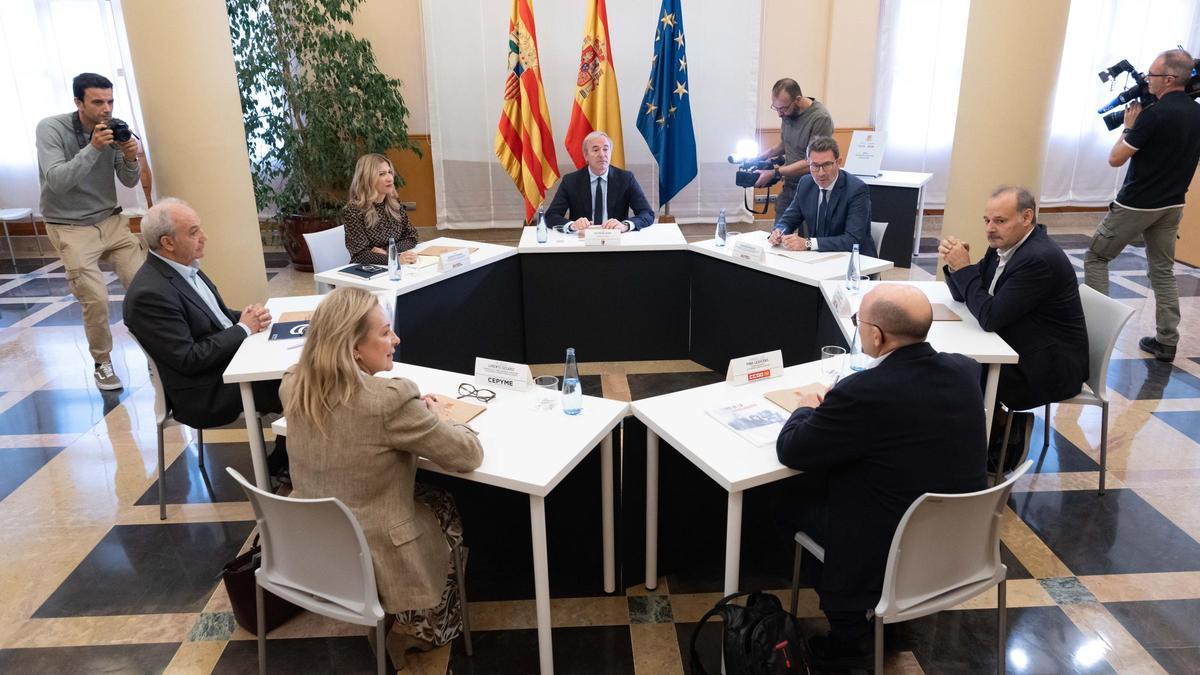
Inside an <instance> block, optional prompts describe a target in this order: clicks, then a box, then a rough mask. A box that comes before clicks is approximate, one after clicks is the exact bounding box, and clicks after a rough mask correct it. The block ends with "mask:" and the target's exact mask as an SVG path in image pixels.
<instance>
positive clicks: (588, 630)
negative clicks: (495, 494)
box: [0, 214, 1200, 674]
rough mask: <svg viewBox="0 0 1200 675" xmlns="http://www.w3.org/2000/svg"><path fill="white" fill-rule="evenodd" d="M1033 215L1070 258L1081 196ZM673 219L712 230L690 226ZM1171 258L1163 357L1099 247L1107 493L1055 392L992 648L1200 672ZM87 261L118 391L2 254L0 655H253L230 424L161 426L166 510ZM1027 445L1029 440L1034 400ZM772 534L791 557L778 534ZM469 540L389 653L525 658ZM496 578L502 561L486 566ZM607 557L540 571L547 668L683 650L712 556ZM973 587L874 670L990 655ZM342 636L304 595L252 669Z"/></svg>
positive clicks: (1199, 531)
mask: <svg viewBox="0 0 1200 675" xmlns="http://www.w3.org/2000/svg"><path fill="white" fill-rule="evenodd" d="M1089 219H1090V222H1089ZM1046 220H1047V221H1048V222H1050V223H1051V233H1052V235H1053V236H1054V237H1055V238H1056V239H1057V240H1058V241H1059V242H1060V244H1061V245H1062V246H1063V247H1064V249H1066V250H1067V252H1068V254H1069V255H1070V257H1071V259H1072V261H1073V262H1074V263H1075V264H1076V266H1077V267H1078V268H1079V270H1080V271H1082V254H1083V247H1085V246H1086V242H1087V239H1088V235H1089V234H1090V232H1091V229H1092V228H1093V227H1094V222H1095V218H1094V217H1093V215H1091V214H1085V215H1084V216H1082V217H1078V216H1075V217H1071V218H1067V217H1061V218H1058V219H1054V218H1050V217H1047V218H1046ZM685 231H687V232H688V234H689V236H690V237H692V238H699V237H705V236H708V235H707V234H706V230H705V228H700V227H696V228H685ZM936 232H937V222H936V219H928V220H927V222H926V234H927V235H929V237H930V238H928V239H927V240H926V241H924V242H923V250H925V251H932V250H933V246H934V241H933V239H932V238H931V237H933V236H936ZM430 236H436V235H433V234H432V233H425V232H422V238H428V237H430ZM506 236H507V233H491V234H489V235H488V238H489V239H493V240H497V241H506V240H507V239H506ZM266 258H267V274H268V277H269V279H270V280H269V282H268V288H269V290H270V293H271V294H272V295H274V296H280V295H294V294H307V293H311V292H312V288H313V286H312V279H311V275H307V274H302V273H298V272H295V271H294V270H292V269H291V268H290V267H288V265H287V262H286V259H285V258H284V257H283V256H281V255H280V254H279V253H277V252H269V253H267V254H266ZM916 263H917V264H916V266H914V267H913V268H912V269H911V270H893V271H891V272H889V273H888V274H887V275H886V276H887V277H888V278H914V279H925V278H929V276H930V274H929V273H930V272H931V271H932V269H933V264H934V260H933V258H932V256H931V255H929V254H928V253H926V254H925V255H924V256H922V257H920V258H918V259H917V261H916ZM1177 274H1178V276H1179V279H1180V294H1181V296H1182V298H1181V301H1182V306H1183V326H1182V333H1183V339H1182V342H1181V343H1180V346H1179V357H1178V358H1177V359H1176V361H1175V362H1174V363H1173V364H1162V363H1158V362H1155V361H1153V360H1148V359H1147V358H1146V355H1145V354H1142V353H1140V352H1139V351H1138V349H1137V340H1138V338H1139V337H1141V336H1143V335H1150V334H1152V333H1153V320H1154V311H1153V308H1154V304H1153V298H1152V297H1151V292H1150V288H1149V283H1148V281H1147V280H1146V277H1145V258H1144V256H1143V254H1142V252H1141V250H1140V249H1137V248H1130V249H1129V250H1128V251H1126V252H1125V253H1124V254H1123V255H1122V256H1121V258H1120V259H1118V260H1117V261H1116V263H1115V264H1114V266H1113V270H1112V275H1113V294H1114V296H1115V297H1118V298H1120V299H1121V301H1122V302H1124V303H1127V304H1129V305H1130V306H1131V307H1133V308H1135V310H1136V313H1135V314H1134V315H1133V318H1132V319H1131V320H1130V322H1129V324H1128V325H1127V326H1126V328H1125V330H1124V332H1123V333H1122V334H1121V336H1120V338H1119V340H1118V342H1117V349H1116V353H1115V354H1114V356H1113V358H1114V361H1113V363H1112V367H1111V369H1110V374H1109V380H1108V382H1109V387H1110V391H1111V397H1112V400H1113V403H1112V410H1111V433H1110V435H1109V459H1108V477H1107V480H1108V488H1109V491H1108V493H1107V494H1106V495H1105V496H1103V497H1101V496H1098V495H1097V494H1096V487H1097V483H1098V471H1099V465H1098V463H1097V459H1098V444H1099V436H1100V427H1099V424H1100V414H1099V410H1098V409H1096V408H1082V407H1077V406H1065V405H1064V406H1055V407H1054V409H1053V419H1052V422H1053V432H1052V434H1053V435H1052V439H1051V443H1050V447H1049V450H1048V451H1047V453H1046V454H1045V456H1044V457H1043V458H1041V462H1040V464H1039V465H1038V467H1037V471H1036V473H1034V474H1032V475H1030V476H1027V477H1026V478H1025V479H1023V480H1022V481H1021V482H1020V483H1019V484H1018V486H1017V489H1016V491H1015V492H1014V494H1013V496H1012V498H1011V500H1010V502H1009V505H1008V509H1007V510H1006V512H1005V519H1004V523H1003V531H1002V540H1003V553H1004V556H1005V561H1006V563H1007V564H1008V566H1009V578H1010V583H1009V605H1010V608H1011V609H1010V611H1009V615H1008V623H1009V642H1008V645H1007V653H1008V664H1009V668H1010V670H1011V671H1013V672H1030V673H1060V672H1089V673H1090V672H1121V673H1157V672H1167V673H1200V621H1197V617H1200V330H1198V331H1192V330H1191V329H1192V328H1194V327H1196V328H1200V313H1198V311H1197V310H1200V300H1197V298H1198V297H1200V271H1197V270H1194V269H1192V268H1189V267H1186V266H1183V265H1180V266H1178V268H1177ZM109 279H110V281H113V283H111V284H110V289H111V291H112V293H113V295H112V297H111V302H110V313H111V316H110V322H111V323H112V329H113V334H114V344H115V348H114V352H113V362H114V365H115V367H116V371H117V373H118V375H119V376H120V377H121V378H122V380H123V381H124V382H125V385H126V387H125V389H123V390H121V391H118V392H100V391H97V390H96V388H95V386H94V384H93V382H92V376H91V368H90V363H89V357H88V353H87V346H86V343H85V341H84V337H83V331H82V329H81V327H80V319H79V311H78V305H77V304H76V303H75V302H74V300H73V298H72V297H71V296H70V295H69V292H68V291H67V289H66V282H65V278H64V274H63V271H62V268H61V265H60V264H59V263H58V262H57V261H56V260H52V259H36V258H33V257H28V258H21V259H19V260H18V264H17V265H16V266H15V267H14V266H13V265H12V263H10V262H8V261H7V259H5V260H4V261H3V262H0V592H2V596H0V598H2V599H0V672H13V673H18V672H20V673H24V672H122V673H125V672H129V673H159V672H172V673H210V672H220V673H241V672H246V673H250V672H256V670H257V655H256V651H255V644H254V640H253V636H251V635H250V634H249V633H247V632H246V631H245V630H243V629H242V628H240V627H238V626H237V625H236V623H235V622H234V619H233V615H232V612H231V608H230V604H229V599H228V597H227V595H226V593H225V590H224V588H223V586H222V585H221V583H220V581H219V576H220V570H221V566H222V565H223V564H224V563H225V562H226V561H228V560H229V559H231V558H232V557H233V556H234V555H236V554H237V552H238V551H239V550H242V549H243V548H244V547H245V546H246V545H247V544H248V537H250V536H252V532H251V531H252V526H253V514H252V512H251V509H250V507H249V505H248V503H247V502H246V501H245V500H244V498H243V497H242V496H241V494H240V493H239V492H238V490H237V489H236V488H235V486H233V485H231V484H230V482H229V481H228V480H227V479H226V478H225V473H224V471H223V469H224V467H226V466H233V467H235V468H238V469H239V470H241V471H243V472H244V473H249V472H250V467H249V459H248V456H247V444H246V437H245V431H244V429H237V428H225V429H216V430H211V431H208V432H206V434H205V440H206V450H205V452H206V457H207V466H208V470H207V472H206V473H205V472H201V471H200V470H199V468H198V466H197V462H196V446H195V444H194V443H193V440H194V439H193V436H192V435H191V433H190V432H188V431H183V430H181V429H180V428H174V429H172V430H170V431H169V432H168V435H167V459H168V462H169V464H170V466H169V469H168V472H167V483H168V490H167V499H168V502H169V504H168V516H169V519H168V520H167V521H165V522H161V521H159V520H158V507H157V504H156V498H157V493H156V491H155V490H154V489H153V488H154V475H155V466H156V459H155V428H154V418H153V399H154V395H153V390H152V388H151V387H150V386H148V377H147V370H146V362H145V358H144V357H143V356H142V354H141V352H140V351H139V350H138V348H137V347H136V346H135V345H134V344H133V342H132V341H131V339H130V338H129V335H128V333H127V332H126V330H125V328H124V326H123V325H122V323H121V321H120V316H121V313H120V310H121V302H122V296H121V295H120V293H121V289H120V285H119V283H116V282H115V276H114V275H112V274H111V272H110V273H109ZM557 369H558V366H556V365H546V366H540V367H537V368H535V370H536V371H539V372H540V371H542V370H544V371H546V372H555V371H557ZM582 370H583V373H584V384H585V387H586V388H587V389H588V390H589V391H590V392H594V393H598V394H603V395H604V396H608V397H611V398H617V399H624V400H630V399H636V398H640V397H644V396H651V395H656V394H660V393H665V392H667V391H672V390H676V389H679V388H684V387H691V386H696V385H697V384H702V383H706V382H710V381H713V380H714V379H716V378H719V377H720V375H719V374H716V373H712V372H709V371H706V370H704V369H703V368H701V367H699V366H697V365H696V364H694V363H691V362H623V363H586V364H583V368H582ZM1033 447H1034V448H1035V449H1036V448H1040V447H1041V425H1040V424H1039V425H1037V430H1036V431H1035V432H1034V437H1033ZM527 522H528V521H527V520H526V521H524V523H521V525H522V526H523V527H527V525H526V523H527ZM466 526H467V537H468V541H469V540H470V537H471V530H470V527H471V524H470V522H468V523H466ZM553 546H554V541H553V540H552V541H551V547H552V548H553ZM780 546H781V550H782V551H783V555H782V558H783V559H784V560H787V558H788V556H790V550H791V549H790V542H786V541H785V542H781V543H780ZM551 553H552V556H553V553H554V552H553V551H552V552H551ZM743 557H744V558H745V556H743ZM484 558H485V556H483V555H482V553H481V557H480V559H479V560H477V567H476V568H473V569H470V570H468V576H469V577H471V578H470V579H469V580H468V588H469V589H470V590H471V597H473V598H474V601H473V602H472V603H471V615H472V621H473V624H474V629H475V655H474V656H473V657H467V656H466V654H465V652H464V651H463V648H462V645H461V641H459V642H456V643H454V644H453V645H451V646H447V647H444V648H442V649H439V650H435V651H433V652H429V653H425V654H420V655H417V656H412V657H410V658H409V660H408V664H407V668H406V672H416V673H445V672H448V671H453V672H456V673H480V674H483V673H531V672H535V671H536V664H537V644H536V631H535V630H534V626H535V624H534V606H533V601H532V593H531V592H530V591H529V589H528V587H529V585H530V584H529V582H528V580H526V579H525V577H526V576H529V575H528V574H527V570H525V571H523V570H521V569H515V568H514V569H499V570H487V569H482V565H481V564H479V563H480V562H481V561H482V560H483V559H484ZM764 565H766V563H764ZM744 566H745V567H747V568H748V569H750V571H751V572H752V571H753V568H754V565H753V564H744ZM789 573H790V568H787V567H785V569H784V570H778V569H774V568H773V569H769V570H766V571H765V572H764V573H763V574H762V575H760V576H757V577H755V579H757V580H759V583H758V584H757V586H756V587H758V588H766V589H769V590H773V591H779V592H781V593H782V592H783V591H782V589H783V588H784V586H785V585H786V578H787V576H788V574H789ZM506 578H511V579H519V580H520V583H516V582H513V583H512V584H511V587H507V586H506V585H505V584H506V582H505V579H506ZM625 578H626V583H625V585H626V586H627V588H626V589H625V590H624V591H623V592H620V593H618V594H615V595H611V596H606V595H604V594H603V593H602V592H601V591H598V590H596V589H595V584H594V583H593V582H591V581H590V580H579V579H572V578H570V575H566V574H564V575H558V576H557V577H554V576H552V585H551V593H552V596H553V600H552V607H553V616H554V646H555V665H556V670H557V671H558V672H560V673H642V674H658V673H664V674H669V673H684V672H687V671H688V667H689V664H690V662H691V659H692V656H691V654H690V650H689V649H688V644H689V640H690V637H691V634H692V631H693V629H694V627H695V624H696V622H697V621H698V620H699V618H700V616H701V615H702V614H703V613H704V611H705V610H706V609H708V608H709V607H710V606H711V605H712V603H713V602H714V601H715V600H716V599H717V598H719V597H720V592H719V591H720V588H721V579H720V570H719V569H716V570H713V569H696V570H682V569H681V570H668V571H666V574H665V576H664V577H663V579H661V580H660V583H659V585H658V589H657V590H656V591H654V592H652V593H647V592H646V590H645V588H644V587H642V586H641V585H639V584H638V583H637V580H636V575H635V574H627V575H626V576H625ZM994 606H995V596H994V594H993V595H985V596H981V597H979V598H976V599H975V600H972V601H970V602H968V603H965V604H964V605H962V606H960V607H958V608H956V609H955V610H953V611H947V612H943V613H941V614H938V615H936V616H933V617H927V618H925V619H921V620H918V621H914V622H911V623H910V624H905V625H904V626H903V627H902V628H901V629H899V630H898V631H897V632H896V633H895V634H894V635H890V636H889V643H888V662H889V672H903V673H920V672H925V673H973V672H987V671H988V670H989V669H993V668H994V661H993V659H994V642H993V640H994V637H993V636H994V621H995V618H994V611H993V610H992V609H991V608H993V607H994ZM799 613H800V615H801V616H802V617H803V618H804V620H805V623H806V625H807V627H808V628H809V629H811V630H819V629H820V628H821V622H822V619H821V618H820V612H819V610H818V609H817V598H816V595H815V593H814V592H813V591H812V590H811V589H810V588H805V589H803V590H802V591H801V602H800V611H799ZM363 634H364V631H363V630H362V629H359V628H357V627H354V626H349V625H344V624H338V623H335V622H331V621H327V620H324V619H321V618H319V617H316V616H312V615H307V614H306V615H302V616H300V617H298V618H296V619H294V620H293V621H291V622H289V623H287V624H285V625H284V626H282V627H281V628H279V629H277V630H276V631H275V632H273V633H272V634H271V636H270V637H271V640H270V645H271V647H270V656H269V659H270V663H271V671H272V672H304V673H323V672H330V673H333V672H337V673H352V672H372V671H373V667H372V666H373V663H372V658H371V653H370V652H369V651H368V646H367V642H366V640H365V638H364V637H363ZM718 639H719V626H718V625H708V626H706V627H705V628H704V629H703V630H702V631H701V633H700V641H699V644H700V649H699V654H700V658H701V659H702V661H703V662H704V663H705V664H706V666H707V668H708V670H709V672H718V670H717V668H716V659H717V655H718V651H719V642H718Z"/></svg>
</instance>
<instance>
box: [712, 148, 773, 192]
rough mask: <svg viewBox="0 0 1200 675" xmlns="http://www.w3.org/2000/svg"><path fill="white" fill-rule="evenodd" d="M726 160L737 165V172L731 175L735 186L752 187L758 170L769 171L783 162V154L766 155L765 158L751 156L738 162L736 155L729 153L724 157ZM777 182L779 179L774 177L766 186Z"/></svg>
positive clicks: (755, 181)
mask: <svg viewBox="0 0 1200 675" xmlns="http://www.w3.org/2000/svg"><path fill="white" fill-rule="evenodd" d="M726 161H728V162H729V163H730V164H737V165H738V170H737V173H735V174H734V177H733V180H734V182H735V183H737V186H738V187H740V188H752V187H754V184H755V183H757V182H758V172H759V171H770V170H771V169H774V168H775V167H777V166H779V165H781V164H783V155H779V156H776V157H768V158H767V159H753V158H752V159H747V160H745V161H742V162H739V161H738V160H737V158H736V157H734V156H733V155H730V156H729V157H727V158H726ZM778 182H779V179H778V178H776V179H774V180H772V181H771V182H770V183H767V185H766V187H771V186H772V185H774V184H776V183H778Z"/></svg>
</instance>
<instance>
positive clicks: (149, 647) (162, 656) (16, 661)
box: [0, 644, 257, 673]
mask: <svg viewBox="0 0 1200 675" xmlns="http://www.w3.org/2000/svg"><path fill="white" fill-rule="evenodd" d="M178 647H179V645H178V644H141V645H101V646H95V647H40V648H36V649H0V672H5V673H161V672H162V671H163V670H164V669H166V667H167V664H168V663H170V662H171V657H173V656H174V655H175V650H176V649H177V648H178ZM256 672H257V671H256Z"/></svg>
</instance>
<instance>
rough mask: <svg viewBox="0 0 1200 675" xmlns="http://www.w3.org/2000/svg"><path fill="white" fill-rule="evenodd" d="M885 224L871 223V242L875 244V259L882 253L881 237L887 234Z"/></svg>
mask: <svg viewBox="0 0 1200 675" xmlns="http://www.w3.org/2000/svg"><path fill="white" fill-rule="evenodd" d="M887 226H888V224H887V223H875V222H872V223H871V241H873V242H875V257H880V256H881V255H882V253H883V235H885V234H887Z"/></svg>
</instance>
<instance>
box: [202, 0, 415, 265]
mask: <svg viewBox="0 0 1200 675" xmlns="http://www.w3.org/2000/svg"><path fill="white" fill-rule="evenodd" d="M360 3H361V0H226V2H225V4H226V7H227V9H228V11H229V32H230V35H231V37H232V39H233V55H234V62H235V66H236V69H237V81H238V91H239V93H240V94H241V99H242V119H243V123H244V125H245V129H246V146H247V148H248V149H249V151H250V170H251V175H252V177H253V182H254V199H255V202H256V203H257V206H258V209H259V212H260V213H263V212H265V213H268V214H271V215H270V217H272V218H274V219H277V220H279V221H280V225H281V229H282V231H283V233H284V246H285V247H286V248H287V251H288V257H289V258H291V261H292V264H293V265H294V266H295V267H296V269H298V270H301V271H306V272H309V271H312V258H311V256H310V254H309V251H308V247H307V246H306V245H305V243H304V238H303V236H301V235H302V234H304V233H305V232H316V231H319V230H324V229H328V228H331V227H334V226H336V225H337V215H338V211H339V209H340V208H341V206H342V205H343V204H344V203H345V201H346V193H347V190H348V189H349V187H350V179H351V177H352V174H353V171H354V164H355V162H356V161H357V160H358V157H359V156H360V155H362V154H364V153H368V152H378V153H386V152H387V151H388V150H392V149H400V150H412V151H414V152H417V153H419V152H420V150H419V148H417V147H416V146H415V145H413V144H412V143H411V142H410V141H409V139H408V124H407V119H408V114H409V111H408V107H407V106H406V105H405V104H404V97H403V95H401V93H400V81H399V80H397V79H394V78H390V77H387V76H386V75H384V74H383V73H381V72H380V71H379V68H378V66H377V65H376V64H375V55H374V52H373V51H372V49H371V44H370V42H368V41H367V40H365V39H362V38H358V37H355V36H354V35H353V34H352V33H350V32H349V30H347V27H348V26H350V25H351V24H352V23H353V13H354V10H355V9H356V8H357V7H358V5H359V4H360ZM403 184H404V182H403V179H402V178H401V177H400V176H396V185H397V187H399V186H401V185H403Z"/></svg>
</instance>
